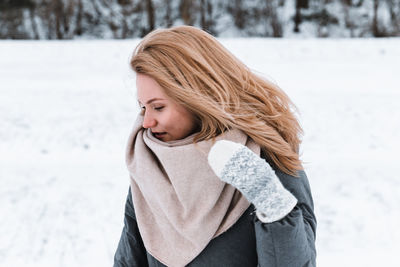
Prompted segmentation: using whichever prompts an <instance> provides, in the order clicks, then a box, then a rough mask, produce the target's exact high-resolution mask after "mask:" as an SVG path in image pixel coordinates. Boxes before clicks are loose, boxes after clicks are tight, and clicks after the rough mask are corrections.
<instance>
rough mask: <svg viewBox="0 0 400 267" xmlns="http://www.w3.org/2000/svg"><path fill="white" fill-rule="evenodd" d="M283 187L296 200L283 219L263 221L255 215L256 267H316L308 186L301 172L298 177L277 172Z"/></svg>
mask: <svg viewBox="0 0 400 267" xmlns="http://www.w3.org/2000/svg"><path fill="white" fill-rule="evenodd" d="M275 173H276V175H277V176H278V177H279V179H280V181H281V183H282V184H283V186H284V187H285V188H286V189H287V190H289V191H290V192H291V193H292V194H293V195H294V196H295V197H296V198H297V200H298V202H297V205H296V206H295V207H294V208H293V210H292V211H291V212H290V213H289V214H288V215H286V216H285V217H284V218H283V219H281V220H279V221H275V222H272V223H263V222H261V221H260V220H259V219H258V218H257V216H254V227H255V233H256V245H257V255H258V264H259V265H258V266H260V267H278V266H296V267H297V266H299V267H300V266H304V267H314V266H316V262H315V260H316V250H315V237H316V225H317V221H316V217H315V215H314V203H313V199H312V195H311V191H310V185H309V182H308V179H307V176H306V174H305V172H304V171H300V172H299V178H297V177H293V176H290V175H288V174H286V173H284V172H282V171H279V170H278V171H276V172H275Z"/></svg>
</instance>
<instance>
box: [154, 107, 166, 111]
mask: <svg viewBox="0 0 400 267" xmlns="http://www.w3.org/2000/svg"><path fill="white" fill-rule="evenodd" d="M163 108H164V107H156V108H154V109H155V110H158V111H160V110H162V109H163Z"/></svg>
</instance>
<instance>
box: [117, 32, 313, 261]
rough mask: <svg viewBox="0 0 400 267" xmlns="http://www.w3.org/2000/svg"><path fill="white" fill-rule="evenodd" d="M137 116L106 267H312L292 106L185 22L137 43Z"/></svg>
mask: <svg viewBox="0 0 400 267" xmlns="http://www.w3.org/2000/svg"><path fill="white" fill-rule="evenodd" d="M131 67H132V69H133V70H134V71H135V72H136V74H137V76H136V77H137V78H136V82H137V84H136V85H137V97H138V101H139V104H140V106H141V109H142V112H141V113H140V114H139V116H138V118H137V120H136V123H135V125H134V127H133V131H132V133H131V135H130V138H129V141H128V149H127V157H126V159H127V166H128V170H129V173H130V183H131V186H130V189H129V193H128V197H127V201H126V206H125V226H124V229H123V231H122V236H121V239H120V242H119V245H118V248H117V251H116V253H115V257H114V266H140V267H142V266H207V267H210V266H218V267H219V266H227V267H235V266H238V267H239V266H240V267H243V266H246V267H248V266H261V267H265V266H268V267H269V266H290V267H292V266H294V267H297V266H315V258H316V251H315V231H316V218H315V215H314V211H313V199H312V196H311V192H310V186H309V183H308V180H307V177H306V174H305V173H304V170H303V168H302V165H301V161H300V159H299V155H298V151H299V145H300V138H299V136H300V134H301V127H300V125H299V123H298V121H297V120H296V118H295V116H294V114H293V112H292V110H291V108H293V107H294V106H293V104H292V103H291V101H290V100H289V98H288V97H287V96H286V95H285V93H284V92H282V91H281V90H280V89H279V88H278V87H277V86H276V85H275V84H273V83H271V82H268V81H266V80H264V79H263V78H261V77H258V76H257V75H255V74H254V73H252V72H251V71H250V70H249V69H248V68H247V67H246V66H245V65H244V64H243V63H241V62H240V61H239V60H238V59H236V58H235V57H234V56H233V55H232V54H231V53H229V52H228V51H227V50H226V49H225V48H224V47H223V46H222V45H221V44H220V43H219V42H218V41H217V40H216V39H215V38H213V37H212V36H211V35H209V34H207V33H206V32H204V31H202V30H199V29H196V28H194V27H190V26H180V27H173V28H170V29H163V30H156V31H153V32H152V33H150V34H148V35H147V36H146V37H145V38H144V39H143V40H142V41H141V42H140V44H139V45H138V46H137V48H136V50H135V52H134V54H133V57H132V59H131Z"/></svg>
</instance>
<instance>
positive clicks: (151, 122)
mask: <svg viewBox="0 0 400 267" xmlns="http://www.w3.org/2000/svg"><path fill="white" fill-rule="evenodd" d="M156 124H157V122H156V120H155V119H154V118H153V117H152V116H150V115H149V114H148V113H145V114H144V118H143V124H142V126H143V128H153V127H154V126H156Z"/></svg>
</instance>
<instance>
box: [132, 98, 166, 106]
mask: <svg viewBox="0 0 400 267" xmlns="http://www.w3.org/2000/svg"><path fill="white" fill-rule="evenodd" d="M156 100H165V99H162V98H158V97H155V98H152V99H150V100H149V101H147V102H146V105H148V104H150V103H151V102H154V101H156ZM138 101H139V100H138ZM139 104H142V103H141V102H140V101H139Z"/></svg>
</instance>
